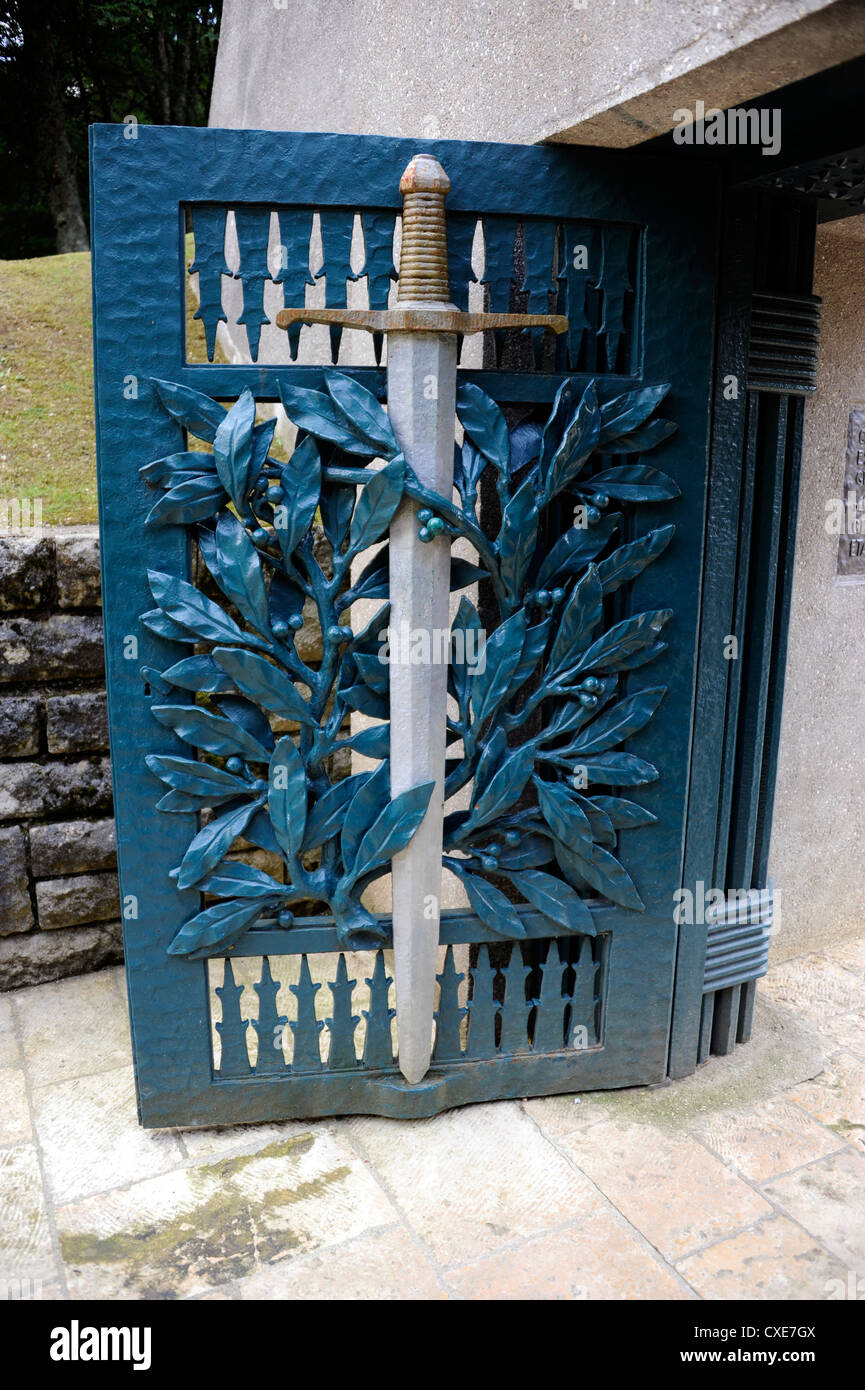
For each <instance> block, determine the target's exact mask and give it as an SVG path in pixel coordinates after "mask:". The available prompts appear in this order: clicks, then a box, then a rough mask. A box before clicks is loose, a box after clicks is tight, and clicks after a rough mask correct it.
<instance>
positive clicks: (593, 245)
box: [187, 206, 642, 376]
mask: <svg viewBox="0 0 865 1390" xmlns="http://www.w3.org/2000/svg"><path fill="white" fill-rule="evenodd" d="M187 211H188V213H189V217H190V220H191V224H192V239H193V243H194V256H193V259H192V260H191V262H190V263H189V271H188V273H189V276H190V279H192V281H193V283H192V284H191V285H190V287H189V290H190V293H191V294H192V297H193V300H194V301H195V302H197V304H198V307H197V308H196V310H195V313H194V317H195V318H196V319H198V320H200V322H201V323H202V325H203V328H204V336H205V345H206V347H205V353H206V360H208V361H210V362H212V361H213V360H214V356H215V355H216V352H217V329H218V328H219V325H220V324H223V323H224V324H228V325H229V327H230V328H231V331H232V339H233V341H234V342H235V343H236V345H237V346H239V347H240V348H241V349H243V348H244V347H245V348H246V350H247V351H248V353H249V358H250V360H251V361H252V362H262V363H264V362H274V361H276V362H279V361H283V360H285V356H286V353H285V345H286V335H285V334H283V333H281V332H280V331H279V330H277V329H276V328H275V327H273V324H274V321H275V318H276V314H277V312H278V311H279V310H280V309H281V308H283V307H284V306H296V305H303V304H310V305H311V304H315V306H316V307H318V308H330V309H339V308H346V307H351V308H369V309H384V308H387V307H388V305H389V304H390V302H391V300H392V298H393V293H394V287H395V285H396V280H397V275H398V272H399V245H400V218H399V216H398V215H397V213H396V212H393V213H391V212H384V211H381V210H378V209H375V210H369V211H366V210H356V209H352V208H335V209H325V210H322V209H316V208H314V207H308V208H296V207H291V208H287V207H279V206H275V207H270V208H267V207H261V208H250V207H237V208H230V207H213V206H206V207H189V208H188V209H187ZM641 246H642V229H641V228H640V227H639V226H636V225H618V224H612V223H602V222H589V221H585V222H581V221H558V220H556V219H555V218H540V217H537V218H527V217H526V218H522V219H517V218H514V217H495V216H487V217H477V216H474V215H471V214H465V213H453V214H452V215H451V216H450V217H449V218H448V260H449V268H450V278H451V300H452V302H453V303H454V305H455V306H456V307H457V308H458V309H464V310H468V309H469V308H472V309H476V308H480V307H485V308H487V309H488V310H489V311H490V312H493V313H499V312H501V313H507V312H509V311H516V312H520V311H522V312H530V313H541V314H547V313H560V314H566V315H567V316H568V319H569V322H570V329H569V332H568V333H567V335H566V336H565V337H564V338H563V339H562V341H561V343H551V342H549V341H548V339H547V338H546V337H545V335H544V332H543V330H542V329H534V330H513V329H510V330H502V331H499V332H495V333H490V334H489V335H488V336H489V338H490V341H491V343H492V347H493V355H494V357H495V360H496V365H500V363H501V360H502V354H503V352H504V350H505V345H506V343H507V342H508V341H510V342H511V343H513V342H514V340H515V339H518V338H521V339H522V340H523V345H524V346H523V351H522V353H521V354H520V362H521V364H522V366H523V367H524V368H525V370H528V371H540V370H547V371H549V370H555V371H559V372H582V371H585V372H590V373H593V374H595V373H603V374H606V375H610V376H621V375H625V376H630V375H632V374H633V373H634V372H636V371H637V370H638V367H639V358H640V343H639V323H640V304H639V295H638V287H639V285H640V284H641ZM308 291H311V294H308V293H307V292H308ZM238 330H243V331H242V332H238ZM346 335H348V339H351V340H352V349H353V351H352V352H347V351H346V350H345V342H346V341H347V340H348V339H347V338H346ZM244 337H245V342H244ZM328 338H329V341H328ZM288 349H289V355H290V360H291V361H292V362H299V363H302V362H307V363H308V362H313V361H316V362H321V361H322V360H325V361H329V362H330V363H331V364H332V365H337V364H339V363H340V362H342V364H343V365H345V364H346V363H347V362H354V363H358V362H361V363H362V364H364V365H372V364H376V365H378V364H380V363H381V361H382V352H383V343H382V335H381V334H377V335H375V338H374V339H373V340H372V341H370V342H369V343H368V342H367V340H366V335H363V334H358V333H357V332H354V331H353V330H351V329H347V330H343V329H342V328H339V327H332V328H330V329H329V330H328V329H326V328H319V329H311V328H306V329H304V328H302V327H301V325H300V324H297V325H294V326H293V327H292V328H291V329H290V330H289V332H288ZM189 353H190V348H189V345H187V360H191V359H190V357H189ZM470 356H471V354H470V351H469V348H468V346H467V344H466V343H465V342H464V343H463V349H462V365H464V366H465V365H476V363H472V362H471V361H470Z"/></svg>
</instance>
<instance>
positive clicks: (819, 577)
mask: <svg viewBox="0 0 865 1390" xmlns="http://www.w3.org/2000/svg"><path fill="white" fill-rule="evenodd" d="M863 286H865V217H855V218H849V219H848V220H846V221H843V222H835V223H829V224H828V225H827V226H825V227H823V228H821V229H820V231H819V233H818V238H817V264H816V271H815V293H816V294H819V295H822V296H823V326H822V333H821V348H820V366H819V376H818V381H819V389H818V391H817V393H816V395H815V397H814V399H813V400H811V401H809V403H808V405H807V407H806V413H805V443H804V450H803V457H802V487H801V494H800V508H799V526H798V533H797V540H796V569H795V577H794V585H793V607H792V613H791V623H790V645H789V654H788V663H787V679H786V685H785V695H784V716H783V723H782V728H781V756H780V764H779V768H778V782H777V791H776V800H775V819H774V825H773V833H772V847H771V857H770V871H771V872H772V873H773V875H774V876H775V878H776V880H777V883H778V887H779V893H780V907H781V922H780V931H779V933H778V936H777V937H776V939H775V942H774V953H775V956H776V957H779V958H780V957H786V956H791V955H796V954H798V953H799V952H801V951H802V950H806V949H807V948H808V947H809V946H812V945H813V946H816V945H817V943H818V942H820V943H825V942H826V941H828V940H831V939H833V938H836V937H842V936H844V935H847V934H850V933H852V932H853V931H855V930H856V929H857V928H858V930H860V931H861V926H862V921H863V919H865V868H863V866H865V855H863V847H862V820H863V805H862V787H863V752H862V749H863V738H865V679H863V660H862V656H863V636H865V584H862V585H838V584H836V583H835V582H834V579H835V564H836V557H837V552H838V538H837V536H835V535H831V534H827V531H826V526H825V520H826V502H827V500H828V499H829V498H833V497H838V498H840V497H842V496H843V483H844V453H845V448H846V444H847V418H848V415H849V412H850V408H851V405H853V404H857V403H858V404H862V403H865V299H863V294H862V288H863Z"/></svg>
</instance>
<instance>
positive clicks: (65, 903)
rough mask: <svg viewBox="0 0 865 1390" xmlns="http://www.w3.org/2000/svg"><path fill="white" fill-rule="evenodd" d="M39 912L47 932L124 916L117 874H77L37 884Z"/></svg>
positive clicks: (40, 921) (42, 925) (46, 879)
mask: <svg viewBox="0 0 865 1390" xmlns="http://www.w3.org/2000/svg"><path fill="white" fill-rule="evenodd" d="M36 911H37V912H38V914H39V925H40V927H42V929H43V930H44V931H54V930H56V928H58V927H77V926H78V925H79V923H80V924H82V925H89V924H90V923H91V922H107V921H110V920H111V919H112V918H115V917H117V916H118V914H119V912H120V889H119V887H118V883H117V875H116V874H110V873H109V874H76V875H75V876H74V877H72V878H45V879H42V880H41V881H40V882H39V883H37V884H36Z"/></svg>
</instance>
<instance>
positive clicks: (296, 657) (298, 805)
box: [142, 373, 483, 956]
mask: <svg viewBox="0 0 865 1390" xmlns="http://www.w3.org/2000/svg"><path fill="white" fill-rule="evenodd" d="M325 384H326V391H309V390H305V389H301V388H296V387H293V386H290V385H287V386H284V387H283V391H282V395H283V402H284V404H285V407H286V409H287V411H288V413H289V415H290V416H291V419H292V420H293V422H294V423H295V424H296V425H297V426H298V427H299V430H300V434H299V436H298V444H297V447H296V448H295V450H294V453H293V455H292V457H291V459H290V460H289V461H288V462H287V463H281V462H279V461H278V460H276V459H274V458H273V457H271V455H270V454H269V452H268V450H269V447H270V443H271V440H272V437H273V428H274V422H273V421H269V422H266V423H265V424H256V422H255V408H256V407H255V401H254V400H253V398H252V396H251V394H250V393H249V392H248V391H245V392H244V393H243V394H242V395H241V397H240V398H239V400H238V401H237V402H236V404H235V405H234V406H232V407H231V409H229V410H225V409H224V408H223V407H222V406H221V405H220V404H219V403H218V402H216V401H212V400H210V398H209V397H207V396H204V395H202V394H201V393H200V392H197V391H194V390H192V389H190V388H188V387H183V386H176V385H173V384H172V383H170V382H156V383H155V387H156V390H157V392H158V394H159V396H160V399H161V400H162V402H163V404H164V405H165V407H166V409H167V411H168V412H169V414H171V415H172V416H173V417H174V419H175V420H177V422H178V423H179V424H180V425H182V426H184V427H185V428H186V429H187V430H188V431H189V432H190V434H194V435H196V436H197V437H198V438H200V439H204V440H205V441H206V442H208V443H211V444H212V445H213V452H212V453H204V452H199V451H196V450H194V449H188V450H185V451H183V452H181V453H177V454H172V455H169V456H167V457H165V458H162V459H157V460H155V461H154V462H152V463H148V464H147V465H145V467H144V468H143V469H142V475H143V477H144V478H145V480H146V481H147V483H148V484H149V485H150V486H152V487H154V488H157V489H159V491H160V496H159V498H158V499H157V501H156V502H155V504H154V506H153V507H152V508H151V511H150V514H149V516H148V525H150V526H184V527H187V528H189V531H190V533H191V535H192V536H194V538H195V539H196V541H197V543H198V548H199V551H200V553H201V556H202V559H203V560H204V562H205V565H206V566H207V569H208V570H209V572H210V575H211V576H212V579H213V581H214V583H215V585H216V589H217V591H218V594H219V597H218V598H213V597H209V596H208V595H206V594H204V593H202V592H201V590H200V589H199V588H197V587H196V586H195V585H193V584H191V583H189V582H188V581H187V580H185V579H182V578H180V577H178V576H176V575H171V574H163V573H160V572H156V571H153V572H151V573H150V576H149V578H150V588H151V591H152V593H153V597H154V601H155V603H156V607H155V608H153V609H151V610H150V611H149V612H148V613H146V614H144V615H143V616H142V621H143V622H144V624H145V625H146V626H147V627H148V628H149V629H150V630H151V631H152V632H155V633H156V634H157V636H160V637H163V638H165V639H167V640H169V641H173V642H182V643H188V644H189V645H190V648H194V654H192V655H190V656H188V657H185V658H183V659H181V660H178V661H175V662H174V663H173V664H170V665H168V666H167V667H166V669H165V670H163V671H161V672H156V673H153V672H151V673H149V674H148V679H151V680H153V681H154V683H155V685H156V688H157V689H158V690H159V691H160V692H166V693H165V694H164V696H163V698H162V699H161V701H160V702H158V703H156V704H155V705H154V706H153V715H154V718H155V719H157V720H158V721H159V722H160V723H161V724H163V725H164V726H165V727H166V728H168V729H171V730H172V731H173V732H174V733H175V734H176V735H177V737H178V738H179V739H180V740H182V741H183V742H184V743H186V744H187V745H188V746H189V756H188V757H180V756H163V755H151V756H149V757H148V758H147V760H146V761H147V766H148V768H149V769H150V771H151V772H152V773H153V774H154V776H155V777H157V778H159V779H160V780H161V781H162V782H163V783H164V784H165V787H166V788H167V790H166V791H165V793H164V795H163V796H162V798H161V799H160V801H159V802H158V805H159V808H160V809H161V810H162V811H165V812H167V813H169V814H181V813H189V812H193V813H200V812H202V811H204V812H206V813H208V815H209V818H206V817H201V818H200V819H201V820H203V822H204V823H203V824H201V825H200V828H199V829H198V831H197V833H195V834H194V835H193V837H192V839H191V840H190V842H189V844H188V845H187V847H186V849H185V851H184V852H183V854H182V855H181V857H180V863H179V864H178V865H177V868H176V869H175V870H174V871H173V876H174V878H175V880H176V882H177V886H178V888H180V889H187V888H197V889H198V890H199V891H200V892H202V893H207V894H208V895H210V896H211V899H217V901H212V900H211V901H210V902H209V903H207V905H205V906H204V907H203V909H202V910H201V911H199V912H197V913H196V914H194V915H193V916H192V917H191V918H190V920H189V921H187V922H186V923H185V924H184V926H183V928H182V929H181V931H180V932H179V933H178V934H177V936H176V937H175V940H174V941H173V942H172V944H171V946H170V947H169V950H170V951H171V952H173V953H175V954H181V955H191V956H196V955H199V954H205V955H206V954H209V953H213V952H217V951H227V950H230V949H231V948H232V947H233V946H234V945H235V944H236V942H237V941H238V940H239V939H240V937H241V936H242V935H243V934H244V932H246V931H248V930H249V928H250V927H252V926H254V925H255V923H256V922H257V921H258V920H259V919H260V918H261V917H262V916H266V917H273V916H276V917H277V918H278V920H279V922H280V924H281V925H282V926H286V927H287V926H290V924H291V922H292V911H291V908H292V906H293V905H297V904H298V903H303V904H322V905H323V906H324V907H325V909H326V910H327V911H329V912H330V914H331V915H332V916H333V918H334V921H335V923H336V927H337V930H338V932H339V936H340V940H341V941H342V942H343V944H344V945H346V946H352V947H359V946H372V945H377V944H379V942H380V941H381V940H383V939H384V931H383V929H382V928H381V926H380V925H379V923H378V922H377V920H376V919H375V918H374V917H373V916H372V914H371V913H369V912H368V911H367V910H366V908H365V907H364V906H363V904H362V902H361V895H362V894H363V892H364V890H365V889H366V888H367V886H368V885H369V884H370V883H371V882H373V880H374V879H376V878H378V877H380V876H381V875H382V874H384V873H386V872H387V871H388V869H389V865H390V859H391V857H392V856H393V855H394V854H396V853H397V852H398V851H399V850H401V849H404V848H405V846H406V845H407V844H408V843H409V841H410V840H411V837H412V835H413V834H414V833H415V831H416V829H417V827H418V825H419V824H420V822H421V820H422V819H423V816H424V813H425V811H426V808H427V804H428V802H429V798H430V795H431V793H432V786H431V785H424V786H419V787H414V788H411V789H409V791H407V792H404V793H402V795H401V796H398V797H395V798H394V799H391V797H390V777H389V766H388V760H387V758H388V744H389V726H388V724H387V722H383V723H381V724H378V725H374V726H372V727H370V728H367V729H363V730H361V731H359V732H357V733H355V734H351V733H350V732H348V731H346V730H345V728H344V723H345V720H346V717H347V715H348V714H349V713H350V711H351V710H354V709H362V710H364V711H365V712H366V713H368V714H372V715H378V716H379V717H381V718H382V720H384V721H386V720H387V689H388V682H387V668H386V667H385V666H383V665H382V664H381V662H380V661H379V660H378V633H379V631H380V630H381V628H382V627H386V625H387V609H386V608H384V609H382V610H380V612H379V613H378V614H377V615H376V618H375V619H374V620H373V622H372V623H371V624H370V625H369V627H368V629H366V630H365V631H364V632H362V633H355V632H353V631H352V629H351V627H350V626H348V625H347V624H346V623H345V622H344V621H341V620H342V619H344V617H345V614H346V611H347V610H348V609H349V607H350V604H351V602H352V599H353V598H354V597H363V596H366V597H375V595H376V594H378V595H380V596H382V597H386V596H387V556H386V554H385V555H384V557H382V556H381V555H380V554H379V555H377V557H376V558H375V559H374V560H373V561H372V562H371V566H372V567H373V569H371V568H370V566H367V573H368V574H372V573H373V570H374V573H375V580H374V582H369V580H367V581H364V580H363V579H361V581H360V582H358V584H357V586H356V592H355V593H352V591H351V589H350V582H351V573H352V566H353V564H354V562H355V561H356V560H357V557H358V556H360V555H362V554H363V552H364V551H366V550H367V549H369V547H371V546H374V545H378V544H379V542H380V541H381V540H382V538H383V537H385V536H386V533H387V530H388V527H389V525H390V521H391V518H392V517H393V515H394V512H395V511H396V509H397V507H398V506H399V504H400V501H401V500H402V497H403V492H404V489H405V482H406V468H405V460H404V459H403V457H402V455H401V454H400V452H399V448H398V445H397V442H396V439H395V437H394V434H393V429H392V427H391V424H390V421H389V419H388V416H387V413H386V412H385V410H384V409H383V408H382V406H381V405H380V404H379V402H378V400H377V399H376V398H375V396H373V395H372V394H371V392H369V391H367V390H366V389H365V388H364V387H362V386H359V385H358V384H357V383H356V382H354V381H352V380H351V379H350V378H348V377H344V376H342V375H340V374H339V373H329V374H327V377H326V382H325ZM375 458H384V459H385V460H386V462H385V466H384V467H383V468H381V469H372V468H370V469H369V470H368V480H367V478H366V477H365V478H364V483H365V485H364V486H363V487H358V486H357V479H356V472H355V473H353V474H352V475H351V476H350V477H337V478H336V480H335V481H326V474H327V470H328V469H330V470H335V471H336V473H337V475H338V474H339V470H340V468H343V469H345V467H346V466H348V467H350V468H352V469H353V470H357V467H358V465H359V464H360V465H362V466H364V467H365V466H366V465H367V464H369V463H371V462H372V460H373V459H375ZM319 510H320V515H321V518H322V523H323V526H324V530H325V535H326V537H327V540H328V543H329V546H330V552H331V553H330V557H329V562H328V561H327V560H322V558H321V555H320V552H319V548H318V547H317V545H316V544H314V539H313V529H312V528H313V522H314V519H315V516H316V512H317V511H319ZM461 564H462V568H460V565H457V566H455V573H454V582H455V584H457V585H460V586H465V585H466V584H471V583H473V582H475V580H476V578H477V577H478V575H479V574H482V573H483V571H481V570H479V569H478V568H477V567H476V566H471V565H468V564H467V563H466V562H464V561H463V562H461ZM360 568H361V569H362V568H363V566H362V564H361V566H360ZM364 583H365V587H364ZM305 605H307V606H309V605H311V606H312V608H313V609H314V610H315V615H316V618H317V620H318V623H319V625H320V627H321V632H322V655H321V660H320V662H319V663H318V665H317V666H316V665H315V664H313V665H308V664H307V663H306V662H305V661H304V660H303V659H302V658H301V655H300V653H299V651H298V647H297V643H296V636H297V633H298V631H299V630H300V628H301V627H302V626H303V623H304V607H305ZM307 611H308V607H307ZM192 701H194V703H193V702H192ZM275 720H280V721H288V722H289V723H290V725H293V726H295V727H296V729H297V732H296V733H294V734H291V733H288V734H286V733H283V734H282V736H281V737H280V738H279V739H276V738H275V737H274V734H273V732H272V726H273V724H274V721H275ZM283 727H284V724H283ZM346 747H350V748H354V749H356V750H357V751H359V752H362V753H365V754H366V755H367V756H370V757H373V758H377V759H379V767H378V770H377V772H376V773H375V774H374V775H372V776H371V775H369V774H360V775H357V776H354V777H348V778H346V779H345V780H343V781H335V782H332V781H331V776H330V772H329V768H330V767H331V766H332V761H333V759H332V755H333V754H334V753H337V752H338V751H339V750H340V749H342V748H346ZM241 835H242V836H245V837H246V838H247V839H248V840H250V841H251V842H252V843H253V844H257V845H260V846H261V847H262V848H264V849H266V850H269V851H270V852H272V853H277V854H279V855H280V857H281V858H282V860H283V864H284V880H285V881H284V882H280V881H279V879H278V878H274V877H271V875H269V874H264V873H262V872H261V871H260V870H258V869H255V868H253V867H252V866H251V865H247V864H244V863H242V862H238V861H237V860H235V859H231V858H229V857H228V856H229V854H230V852H231V851H232V847H233V846H234V845H235V844H236V841H237V839H238V837H239V836H241Z"/></svg>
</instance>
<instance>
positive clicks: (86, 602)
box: [54, 526, 102, 608]
mask: <svg viewBox="0 0 865 1390" xmlns="http://www.w3.org/2000/svg"><path fill="white" fill-rule="evenodd" d="M54 540H55V545H56V550H57V561H56V563H57V603H58V606H59V607H60V608H98V607H99V606H100V604H101V603H102V583H101V579H100V574H99V530H98V528H97V527H96V526H81V527H78V526H74V527H73V526H69V527H59V526H58V527H56V528H55V530H54Z"/></svg>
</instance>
